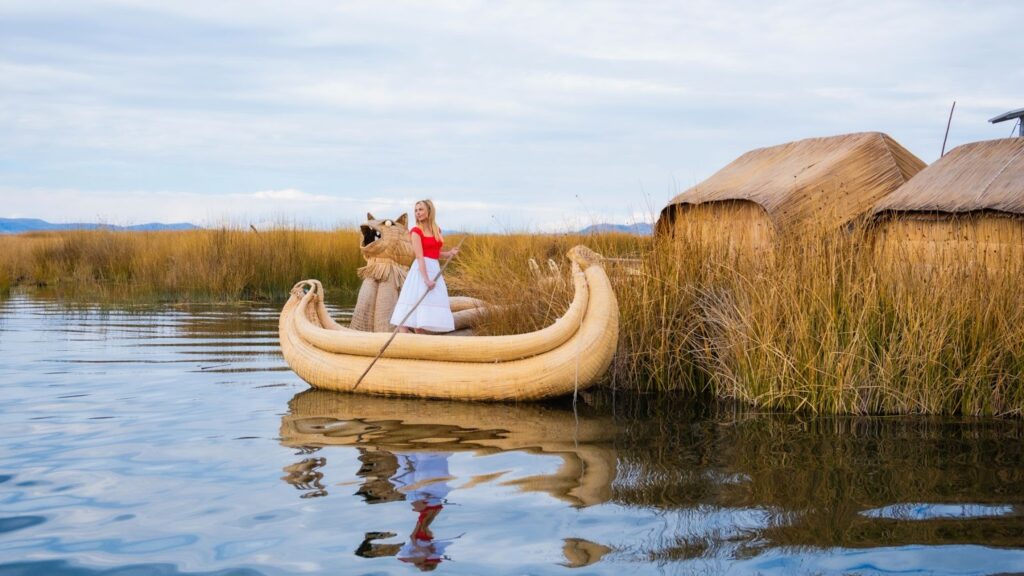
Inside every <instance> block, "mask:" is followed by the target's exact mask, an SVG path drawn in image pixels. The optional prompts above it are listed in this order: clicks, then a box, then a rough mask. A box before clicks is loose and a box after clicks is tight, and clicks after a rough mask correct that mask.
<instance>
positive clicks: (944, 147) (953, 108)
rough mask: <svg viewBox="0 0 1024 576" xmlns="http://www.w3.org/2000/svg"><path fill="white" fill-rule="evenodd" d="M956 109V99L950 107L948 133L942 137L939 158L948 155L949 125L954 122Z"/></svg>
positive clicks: (947, 121) (947, 123) (947, 122)
mask: <svg viewBox="0 0 1024 576" xmlns="http://www.w3.org/2000/svg"><path fill="white" fill-rule="evenodd" d="M955 109H956V100H953V106H951V107H950V108H949V120H946V135H945V136H943V137H942V153H941V154H939V158H942V157H943V156H945V155H946V139H947V138H949V125H950V124H952V123H953V110H955Z"/></svg>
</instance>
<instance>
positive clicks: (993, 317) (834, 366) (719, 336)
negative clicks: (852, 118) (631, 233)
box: [452, 224, 1024, 416]
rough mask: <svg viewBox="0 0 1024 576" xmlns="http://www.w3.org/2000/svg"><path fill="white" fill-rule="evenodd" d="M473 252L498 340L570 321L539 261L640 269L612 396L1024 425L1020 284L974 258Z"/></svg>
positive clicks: (655, 249) (661, 242)
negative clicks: (593, 261)
mask: <svg viewBox="0 0 1024 576" xmlns="http://www.w3.org/2000/svg"><path fill="white" fill-rule="evenodd" d="M488 242H489V243H486V244H478V245H477V246H476V247H475V248H474V249H473V251H467V254H466V257H465V258H462V259H461V260H462V262H461V265H460V267H459V268H458V269H457V272H455V276H454V278H453V282H452V283H453V284H454V285H455V286H456V287H458V288H461V289H464V290H468V291H471V292H472V293H473V294H472V295H474V296H477V297H481V298H484V299H487V300H489V301H491V302H492V303H495V304H498V305H499V308H498V311H497V312H495V313H494V314H492V315H491V316H490V317H489V318H488V320H487V322H486V323H485V325H484V327H483V328H484V329H485V331H487V332H488V333H513V332H516V331H525V330H532V329H536V328H537V327H540V326H543V325H545V324H547V323H549V322H551V321H552V320H553V319H554V318H555V317H557V316H558V315H560V314H561V313H562V312H563V311H564V310H565V306H566V303H567V302H568V300H569V298H570V297H571V294H570V293H569V292H570V290H571V287H568V286H567V285H566V284H558V283H552V282H549V281H546V280H543V279H542V280H541V281H539V282H538V281H537V280H536V278H534V277H533V276H532V275H531V273H530V272H529V269H528V267H527V266H526V265H525V261H526V258H527V257H528V256H534V257H540V258H544V257H546V256H555V255H558V254H560V253H562V252H563V251H564V249H566V248H567V247H568V246H569V245H571V244H572V243H575V242H584V243H587V244H588V245H590V246H591V247H593V248H595V249H596V250H597V251H598V252H603V253H604V254H605V255H606V256H619V255H623V254H628V255H632V256H634V257H636V258H638V260H639V265H637V266H633V267H628V268H626V269H618V268H617V265H616V263H615V262H614V261H613V262H611V263H610V264H611V265H610V266H609V268H610V270H611V272H612V273H611V276H612V279H613V284H614V286H615V289H616V293H617V295H618V299H619V309H620V342H619V348H618V352H617V354H616V358H615V360H614V363H613V366H612V370H611V372H610V374H609V378H608V381H609V383H610V384H611V385H613V386H616V387H619V388H626V389H629V390H634V391H638V392H649V391H661V392H671V393H682V394H687V395H695V396H709V395H711V396H716V397H720V398H726V399H734V400H739V401H741V402H743V403H745V404H748V405H753V406H756V407H760V408H768V409H776V410H784V411H806V412H812V413H830V414H839V413H844V414H851V413H852V414H867V413H873V414H877V413H886V414H888V413H929V414H964V415H1018V416H1019V415H1021V414H1022V412H1024V299H1022V298H1020V295H1019V291H1020V288H1021V287H1022V286H1024V273H1022V271H1021V269H1020V268H1016V269H1007V270H1002V271H999V272H995V273H994V272H991V271H988V270H986V269H985V268H984V267H981V266H977V265H975V263H974V262H975V257H974V256H973V255H971V254H970V253H968V252H965V253H963V254H962V255H961V257H960V259H959V260H955V259H954V260H953V261H945V262H943V263H941V265H927V264H922V263H920V262H918V261H915V260H913V259H911V258H909V257H907V258H897V259H891V260H881V259H880V257H879V255H878V253H876V251H875V250H873V249H872V244H871V230H870V229H868V228H867V227H866V226H865V225H864V224H856V225H854V226H852V227H851V228H850V229H845V230H834V231H832V230H821V229H818V230H806V231H804V233H802V234H787V235H780V236H779V237H778V238H776V239H775V240H774V242H773V248H771V249H770V250H769V251H758V250H756V249H752V248H751V247H750V246H747V245H740V246H737V245H736V244H735V243H730V242H728V241H725V240H724V239H716V238H708V237H707V235H706V234H694V235H692V236H687V235H686V233H685V231H683V234H682V236H681V237H677V238H676V239H674V240H669V239H656V240H651V239H633V240H628V241H621V240H617V239H613V238H610V237H608V236H595V237H584V238H579V237H561V238H558V239H554V240H553V239H550V238H544V237H530V236H519V237H495V238H492V239H490V240H489V241H488Z"/></svg>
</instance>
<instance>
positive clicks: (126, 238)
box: [0, 228, 362, 301]
mask: <svg viewBox="0 0 1024 576" xmlns="http://www.w3.org/2000/svg"><path fill="white" fill-rule="evenodd" d="M360 265H362V257H361V256H360V253H359V233H358V232H357V231H355V230H340V231H334V232H315V231H305V230H299V229H296V228H278V229H270V230H266V231H262V232H253V231H249V230H241V229H232V228H221V229H210V230H192V231H181V232H119V231H109V230H99V231H70V232H46V233H30V234H21V235H17V236H0V270H2V271H4V273H6V274H7V276H8V278H10V279H11V280H12V282H13V283H14V284H16V285H27V286H37V287H45V288H47V289H50V290H54V291H56V292H57V293H59V294H61V295H64V296H70V297H78V298H115V299H122V298H124V299H135V298H156V299H164V300H225V301H231V300H240V299H256V300H269V299H277V298H283V297H285V296H286V294H287V291H288V289H290V288H291V286H292V285H293V284H294V283H295V281H296V280H297V279H301V278H314V277H315V278H321V279H323V280H324V281H325V284H328V285H329V286H331V287H333V288H335V289H336V293H339V294H340V295H341V296H340V297H341V298H342V299H344V300H347V301H351V300H352V299H353V298H354V293H355V291H356V290H358V279H357V278H356V275H355V269H356V268H357V267H358V266H360Z"/></svg>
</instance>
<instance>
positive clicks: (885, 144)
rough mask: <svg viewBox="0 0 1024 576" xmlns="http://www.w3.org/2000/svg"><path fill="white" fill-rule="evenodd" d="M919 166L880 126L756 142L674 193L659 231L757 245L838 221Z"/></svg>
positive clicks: (863, 207) (865, 208)
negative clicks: (755, 146)
mask: <svg viewBox="0 0 1024 576" xmlns="http://www.w3.org/2000/svg"><path fill="white" fill-rule="evenodd" d="M924 166H925V163H924V162H922V161H921V160H920V159H919V158H917V157H916V156H914V155H913V154H912V153H910V152H909V151H908V150H907V149H906V148H904V147H903V146H900V145H899V144H898V143H897V142H896V141H895V140H893V139H892V138H890V137H889V136H887V135H885V134H882V133H880V132H861V133H856V134H846V135H842V136H830V137H826V138H808V139H806V140H797V141H795V142H788V143H786V144H780V145H778V146H771V147H768V148H759V149H757V150H752V151H750V152H747V153H746V154H743V155H742V156H740V157H739V158H737V159H736V160H733V161H732V162H731V163H730V164H729V165H727V166H726V167H724V168H722V169H721V170H719V171H718V172H716V173H715V174H714V175H712V176H711V177H710V178H708V179H707V180H705V181H703V182H701V183H700V184H697V185H696V186H694V187H693V188H690V189H689V190H686V191H685V192H683V193H682V194H679V195H678V196H676V197H675V198H673V199H672V201H671V202H669V204H668V206H666V207H665V208H664V209H663V210H662V211H661V215H660V217H659V219H658V224H657V229H656V230H657V232H658V233H662V234H665V233H679V232H682V231H683V230H684V229H686V230H688V231H689V232H692V231H694V229H696V231H697V232H698V233H706V234H712V235H714V236H717V237H719V238H721V237H725V238H728V239H729V240H730V242H735V241H736V240H740V241H741V242H742V243H752V244H753V245H754V246H762V245H765V244H766V243H767V242H769V241H770V240H771V238H772V237H773V236H774V235H775V234H776V233H777V232H778V231H780V230H783V229H787V228H790V227H798V226H804V225H807V224H811V223H813V224H816V225H824V226H828V227H836V226H839V225H842V224H844V223H846V222H848V221H850V220H852V219H853V218H856V217H858V216H860V215H863V214H865V213H867V212H868V211H869V210H871V208H872V207H873V206H874V205H875V204H876V203H877V202H878V201H879V200H880V199H882V198H884V197H885V196H886V195H888V194H889V193H891V192H892V191H893V190H896V189H897V188H899V187H900V186H902V185H903V184H904V183H905V182H906V181H907V180H909V179H910V178H911V177H912V176H913V175H914V174H916V173H918V172H919V171H920V170H921V169H922V168H924Z"/></svg>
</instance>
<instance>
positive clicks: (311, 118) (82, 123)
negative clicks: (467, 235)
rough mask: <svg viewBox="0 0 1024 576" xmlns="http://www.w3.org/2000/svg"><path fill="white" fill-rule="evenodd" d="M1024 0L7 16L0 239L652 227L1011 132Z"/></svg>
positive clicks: (181, 9)
mask: <svg viewBox="0 0 1024 576" xmlns="http://www.w3.org/2000/svg"><path fill="white" fill-rule="evenodd" d="M1022 22H1024V1H1021V0H971V1H952V0H860V1H830V0H813V1H812V0H778V1H764V0H756V1H747V0H715V1H712V0H670V1H664V2H661V1H646V0H629V1H621V2H620V1H601V0H586V1H583V0H578V1H577V0H569V1H562V2H558V1H531V0H516V1H508V2H499V1H486V2H485V1H454V0H430V1H419V2H403V1H387V2H372V1H366V2H346V1H344V0H304V1H303V0H295V1H292V2H275V1H269V0H201V1H200V0H173V1H168V0H0V217H7V218H42V219H44V220H49V221H51V222H103V223H108V224H121V225H124V224H142V223H148V222H164V223H171V222H191V223H194V224H198V225H203V226H219V225H237V226H248V225H249V224H254V225H258V226H272V225H289V226H294V225H298V226H303V227H316V228H325V229H329V228H333V227H336V226H349V225H353V224H358V222H360V221H362V220H363V219H364V218H365V215H366V213H367V212H372V213H374V215H375V216H378V217H397V216H398V215H400V214H402V213H404V212H411V210H412V205H413V203H414V202H415V201H416V200H418V199H421V198H432V199H433V200H434V202H435V204H436V206H437V209H438V221H439V223H440V224H441V225H442V227H446V228H448V229H450V230H465V231H480V232H483V231H490V232H501V231H516V232H529V231H559V230H573V229H577V228H580V227H582V226H586V225H589V224H595V223H618V224H630V223H637V222H649V221H651V220H652V219H653V218H656V217H657V213H658V211H660V209H661V208H662V207H663V206H664V205H665V204H666V203H667V201H668V200H669V199H670V198H671V197H673V196H674V195H676V194H678V193H679V192H681V191H683V190H685V189H686V188H689V187H690V186H693V185H695V184H697V183H699V182H700V181H702V180H703V179H705V178H707V177H709V176H710V175H712V174H713V173H714V172H716V171H717V170H719V169H720V168H722V167H723V166H725V165H726V164H728V163H729V162H731V161H732V160H734V159H735V158H736V157H738V156H739V155H741V154H743V153H744V152H747V151H749V150H752V149H755V148H760V147H764V146H772V145H775V144H781V143H783V142H788V141H791V140H796V139H801V138H808V137H817V136H830V135H835V134H844V133H850V132H863V131H880V132H885V133H887V134H889V135H890V136H891V137H893V138H894V139H895V140H896V141H897V142H899V143H901V144H902V145H903V146H905V147H906V148H908V149H909V150H910V151H911V152H913V153H914V154H916V155H917V156H919V157H920V158H921V159H922V160H924V161H925V162H928V163H931V162H934V161H935V160H936V159H937V158H938V157H939V156H940V153H941V149H942V143H943V136H944V133H945V130H946V123H947V119H948V115H949V111H950V106H951V105H952V103H953V102H954V101H956V111H955V113H954V115H953V119H952V124H951V127H950V131H949V139H948V143H947V144H946V149H947V150H949V149H950V148H953V147H955V146H957V145H960V144H964V143H967V142H973V141H977V140H988V139H993V138H1005V137H1008V136H1010V134H1011V132H1012V128H1013V126H1011V124H1012V123H1011V122H1007V123H1002V124H995V125H993V124H990V123H989V122H988V119H989V118H992V117H993V116H996V115H998V114H1000V113H1002V112H1005V111H1008V110H1012V109H1016V108H1022V107H1024V90H1022V88H1024V60H1022V59H1021V55H1022V54H1024V34H1022V33H1021V23H1022Z"/></svg>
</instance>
